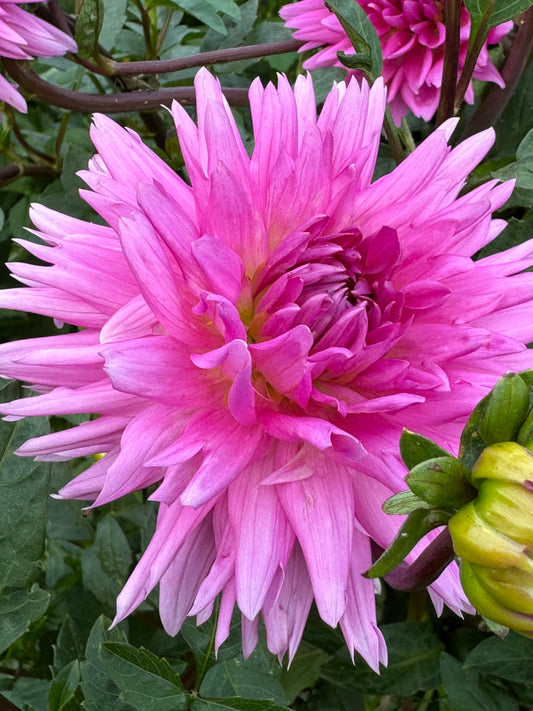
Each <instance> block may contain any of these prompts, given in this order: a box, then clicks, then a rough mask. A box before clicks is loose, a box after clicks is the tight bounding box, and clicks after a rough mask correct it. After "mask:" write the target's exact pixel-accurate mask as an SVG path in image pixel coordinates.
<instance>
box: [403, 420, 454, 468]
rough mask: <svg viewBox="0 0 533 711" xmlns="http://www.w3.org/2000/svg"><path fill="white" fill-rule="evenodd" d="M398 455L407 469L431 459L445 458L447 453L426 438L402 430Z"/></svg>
mask: <svg viewBox="0 0 533 711" xmlns="http://www.w3.org/2000/svg"><path fill="white" fill-rule="evenodd" d="M400 454H401V455H402V459H403V461H404V462H405V464H406V466H407V467H408V468H409V469H412V468H413V467H416V465H417V464H420V463H421V462H424V461H425V460H426V459H431V458H433V457H447V456H449V452H447V451H446V450H445V449H442V447H439V445H438V444H435V442H432V441H431V440H430V439H428V438H427V437H423V436H422V435H419V434H416V432H411V431H410V430H406V429H404V430H403V432H402V436H401V437H400Z"/></svg>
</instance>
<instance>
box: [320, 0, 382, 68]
mask: <svg viewBox="0 0 533 711" xmlns="http://www.w3.org/2000/svg"><path fill="white" fill-rule="evenodd" d="M326 7H327V8H328V10H331V12H334V13H335V15H336V16H337V17H338V19H339V22H340V23H341V25H342V26H343V28H344V30H345V31H346V34H347V35H348V38H349V40H350V42H351V43H352V45H353V48H354V49H355V50H356V52H357V55H356V57H352V56H351V55H349V56H347V55H346V54H343V53H342V52H341V53H339V60H340V61H342V63H343V64H344V63H348V64H347V66H350V67H351V68H352V69H353V68H357V69H360V70H361V71H364V72H365V74H366V75H367V76H368V77H369V78H370V79H371V80H372V81H373V80H375V79H377V78H378V77H379V76H380V74H381V70H382V68H383V55H382V52H381V44H380V41H379V37H378V34H377V32H376V30H375V28H374V25H373V24H372V22H371V21H370V20H369V19H368V16H367V15H366V13H365V11H364V10H363V8H362V7H361V6H360V5H359V4H358V3H354V2H352V0H327V2H326ZM354 61H355V62H356V64H357V66H356V67H353V66H351V65H352V64H353V62H354Z"/></svg>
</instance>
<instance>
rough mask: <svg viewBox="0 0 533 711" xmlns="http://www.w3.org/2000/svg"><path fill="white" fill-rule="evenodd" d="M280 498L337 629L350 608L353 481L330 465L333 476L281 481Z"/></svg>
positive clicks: (322, 607) (322, 606)
mask: <svg viewBox="0 0 533 711" xmlns="http://www.w3.org/2000/svg"><path fill="white" fill-rule="evenodd" d="M326 490H327V491H328V492H329V493H328V494H327V495H326ZM278 496H279V497H280V501H281V504H282V506H283V509H284V511H285V514H286V515H287V518H288V519H289V521H290V523H291V526H292V527H293V529H294V532H295V534H296V537H297V538H298V541H299V543H300V546H301V548H302V551H303V554H304V557H305V561H306V563H307V569H308V571H309V577H310V578H311V583H312V586H313V593H314V596H315V601H316V604H317V607H318V611H319V613H320V616H321V617H322V619H323V620H324V621H325V622H327V624H329V625H331V626H332V627H336V626H337V623H338V622H339V620H340V618H341V617H342V615H343V614H344V611H345V609H346V597H345V587H346V582H347V579H348V573H349V560H350V553H351V549H352V538H353V489H352V485H351V482H350V481H348V478H347V477H346V475H345V474H343V473H340V472H339V471H338V470H337V469H336V468H335V467H334V466H331V465H329V466H328V467H327V476H317V475H315V476H312V477H309V478H308V479H303V480H302V481H298V482H291V483H288V484H280V485H278Z"/></svg>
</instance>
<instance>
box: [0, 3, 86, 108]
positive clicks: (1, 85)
mask: <svg viewBox="0 0 533 711" xmlns="http://www.w3.org/2000/svg"><path fill="white" fill-rule="evenodd" d="M34 1H35V2H44V1H45V0H34ZM22 2H23V0H0V57H9V58H11V59H33V57H55V56H57V55H60V54H65V52H76V51H77V49H78V47H77V45H76V42H74V40H73V39H72V37H69V36H68V35H67V34H65V33H64V32H61V30H58V29H57V27H54V26H53V25H50V24H49V23H48V22H45V21H44V20H41V19H40V18H39V17H35V15H32V14H31V13H29V12H26V11H25V10H21V8H20V7H17V5H19V4H21V3H22ZM0 101H5V102H6V103H7V104H11V106H14V107H15V108H16V109H18V110H19V111H24V112H26V111H27V106H26V101H25V100H24V98H23V97H22V96H21V94H19V92H18V91H17V90H16V88H15V87H14V86H13V85H12V84H10V83H9V82H8V81H7V79H5V77H3V76H1V75H0Z"/></svg>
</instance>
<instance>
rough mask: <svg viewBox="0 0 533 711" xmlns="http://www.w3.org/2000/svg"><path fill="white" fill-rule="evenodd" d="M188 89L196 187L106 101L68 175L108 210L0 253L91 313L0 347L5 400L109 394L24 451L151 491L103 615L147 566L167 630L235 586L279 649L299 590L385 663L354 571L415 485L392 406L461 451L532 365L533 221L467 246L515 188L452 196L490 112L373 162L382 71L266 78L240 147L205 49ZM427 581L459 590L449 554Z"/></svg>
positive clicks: (60, 302) (78, 406) (32, 303)
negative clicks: (494, 246)
mask: <svg viewBox="0 0 533 711" xmlns="http://www.w3.org/2000/svg"><path fill="white" fill-rule="evenodd" d="M195 86H196V93H197V115H198V120H197V123H195V122H193V120H192V119H191V118H190V116H189V114H188V113H187V112H186V111H185V109H183V108H182V107H181V106H179V105H178V104H175V105H174V106H173V109H172V112H173V116H174V120H175V124H176V129H177V133H178V137H179V140H180V144H181V149H182V152H183V156H184V159H185V164H186V167H187V172H188V176H189V178H190V184H188V183H186V182H185V181H184V180H182V179H181V178H180V177H179V176H178V175H176V174H175V173H174V172H173V171H172V170H171V169H170V168H169V167H168V166H167V165H166V164H165V163H164V162H163V161H162V160H161V159H160V158H158V157H157V155H155V154H154V153H153V152H152V151H151V150H150V149H148V148H147V147H146V146H144V145H143V143H142V142H141V141H140V139H139V137H138V136H137V135H136V134H135V133H133V132H132V131H130V130H127V129H123V128H121V127H120V126H118V125H117V124H116V123H114V122H113V121H112V120H110V119H109V118H106V117H105V116H96V117H95V119H94V124H93V127H92V130H91V136H92V140H93V142H94V144H95V146H96V149H97V151H98V152H97V154H96V156H95V157H94V158H93V159H92V160H91V162H90V165H89V169H88V170H87V171H84V172H83V173H82V177H83V178H84V180H85V181H86V183H87V184H88V186H89V188H90V189H89V190H85V191H82V196H83V198H84V199H85V200H86V201H87V202H88V203H89V204H90V205H91V206H92V207H93V208H94V209H95V210H96V211H97V212H98V213H99V214H100V215H101V217H102V218H103V219H104V220H105V221H106V223H107V225H106V226H102V225H99V224H92V223H88V222H83V221H81V220H78V219H74V218H71V217H68V216H66V215H63V214H61V213H58V212H54V211H52V210H49V209H48V208H45V207H42V206H39V205H35V206H34V207H33V208H32V219H33V222H34V224H35V226H36V235H37V236H39V237H40V238H42V240H43V241H44V244H35V243H34V242H25V241H23V244H24V245H25V246H26V248H27V249H28V250H29V251H30V252H31V253H32V254H34V255H35V256H36V257H38V258H40V259H42V260H44V261H45V262H48V263H49V264H50V265H51V266H36V265H30V264H12V265H11V269H12V272H13V274H14V276H15V277H16V278H17V279H19V280H20V281H21V282H23V283H24V284H26V285H27V286H26V287H23V288H18V289H12V290H9V291H5V292H3V293H1V294H0V305H2V306H4V307H7V308H13V309H24V310H28V311H33V312H36V313H40V314H46V315H48V316H50V317H53V318H55V319H58V320H59V321H62V322H65V323H68V324H72V325H74V326H76V327H78V328H79V329H80V330H79V331H78V332H74V333H70V334H66V335H57V336H53V337H47V338H38V339H33V340H27V341H20V342H16V343H8V344H5V345H3V346H1V347H0V373H1V374H2V375H3V376H6V377H9V378H20V379H22V380H24V381H26V382H28V383H31V384H32V385H33V386H34V388H35V389H36V390H37V392H38V393H39V394H37V395H36V396H35V397H31V398H25V399H23V400H18V401H14V402H11V403H8V404H4V405H2V406H1V410H2V412H3V413H4V414H5V415H7V416H8V418H10V419H16V418H19V417H24V416H28V415H62V414H66V413H84V412H91V413H94V414H95V415H98V417H95V418H94V419H92V420H91V421H89V422H86V423H84V424H81V425H79V426H77V427H73V428H71V429H69V430H67V431H64V432H55V433H53V434H50V435H46V436H44V437H39V438H37V439H33V440H30V441H28V442H27V443H26V444H25V445H23V447H22V448H21V449H20V450H19V453H20V454H21V455H25V456H34V457H37V458H38V459H41V460H52V461H54V460H55V461H57V460H65V459H71V458H73V457H78V456H87V455H92V454H96V453H101V452H104V453H105V456H104V457H103V458H102V459H100V460H99V461H98V462H96V463H95V464H94V465H93V466H91V467H90V468H89V469H87V470H86V471H85V472H83V473H82V474H81V475H80V476H78V477H77V478H76V479H74V480H73V481H72V482H71V483H69V484H67V485H66V486H65V487H64V488H63V489H62V490H61V492H60V495H61V496H62V497H65V498H80V499H88V500H92V501H94V504H93V505H94V506H99V505H101V504H105V503H107V502H109V501H113V500H114V499H117V498H118V497H121V496H124V495H125V494H127V493H129V492H132V491H134V490H136V489H140V488H141V487H147V486H152V487H154V491H153V493H152V494H151V498H152V499H153V500H155V501H158V502H160V508H159V517H158V521H157V530H156V532H155V534H154V536H153V538H152V540H151V542H150V544H149V546H148V548H147V550H146V552H145V553H144V555H143V557H142V559H141V560H140V562H139V563H138V565H137V567H136V568H135V570H134V571H133V573H132V575H131V577H130V579H129V580H128V582H127V583H126V585H125V587H124V589H123V591H122V593H121V594H120V596H119V598H118V603H117V607H118V611H117V617H116V620H117V621H118V620H122V619H123V618H124V617H126V616H127V615H129V614H130V613H131V612H132V611H133V610H134V609H135V608H136V607H137V606H138V605H139V604H140V603H141V602H142V601H143V600H144V599H145V598H146V596H147V595H148V594H149V593H150V591H151V590H152V589H153V588H154V587H155V586H156V585H157V584H158V583H159V606H160V614H161V619H162V622H163V625H164V627H165V629H166V630H167V631H168V632H169V634H175V633H176V632H177V631H178V630H179V628H180V626H181V624H182V623H183V621H184V619H185V617H186V616H187V615H194V616H196V617H197V619H198V620H199V621H200V622H201V621H203V620H206V619H207V618H208V617H209V616H210V614H211V612H212V610H213V605H214V602H215V599H216V598H217V596H219V595H221V603H220V610H219V617H218V627H217V634H216V646H217V647H218V646H219V645H220V644H221V643H222V642H223V641H224V639H225V638H226V637H227V635H228V633H229V625H230V620H231V616H232V613H233V610H234V608H235V606H237V607H238V609H239V610H240V612H241V613H242V634H243V647H244V651H245V653H249V652H250V651H251V649H253V647H254V645H255V643H256V640H257V631H258V624H259V620H260V619H261V618H262V620H263V622H264V624H265V627H266V633H267V643H268V646H269V649H270V650H271V651H272V652H273V653H275V654H278V655H280V657H281V656H283V655H284V654H285V653H286V652H288V654H289V657H290V658H292V656H293V655H294V653H295V651H296V649H297V647H298V644H299V642H300V639H301V636H302V632H303V629H304V625H305V622H306V619H307V616H308V613H309V609H310V607H311V604H312V602H313V600H314V601H315V603H316V606H317V608H318V612H319V614H320V616H321V617H322V619H323V620H324V621H325V622H326V623H327V624H329V625H331V626H332V627H335V626H337V625H340V628H341V629H342V632H343V634H344V636H345V638H346V642H347V645H348V647H349V649H350V650H351V651H353V650H357V651H358V652H360V653H361V654H362V655H363V657H364V658H365V659H366V660H367V661H368V663H369V664H370V665H371V666H372V667H373V668H374V669H378V667H379V663H380V662H384V661H385V660H386V649H385V646H384V642H383V638H382V636H381V633H380V631H379V629H378V628H377V626H376V611H375V603H374V583H373V581H371V580H368V579H366V578H364V577H362V575H361V574H362V573H363V572H364V571H365V570H366V569H367V568H368V567H369V565H370V563H371V541H372V540H374V541H376V542H377V543H378V544H379V545H380V546H383V547H385V546H386V545H387V544H388V543H390V541H391V539H392V538H393V536H394V535H395V532H396V530H397V528H398V526H399V523H400V522H399V521H398V517H389V516H386V515H385V514H384V513H383V511H382V509H381V505H382V503H383V501H384V500H385V499H386V498H388V497H389V496H390V495H392V494H393V493H396V492H398V491H399V490H402V489H404V488H405V484H404V481H403V476H404V474H405V469H404V467H403V465H402V463H401V460H400V456H399V450H398V440H399V436H400V433H401V431H402V427H404V426H407V427H410V428H411V429H414V430H416V431H417V432H421V433H423V434H425V435H427V436H429V437H432V438H435V439H436V440H437V441H438V442H440V443H441V444H442V445H443V446H446V447H450V448H454V447H457V444H458V438H459V434H460V431H461V428H462V426H463V424H464V422H465V420H466V417H467V415H468V413H469V412H470V411H471V409H472V408H473V406H474V405H475V403H476V402H477V401H478V400H479V399H480V398H481V397H482V396H483V395H484V394H485V393H486V392H487V391H488V389H489V388H490V387H491V386H492V385H493V384H494V383H495V381H496V380H497V379H498V377H499V376H500V375H501V374H502V373H504V372H505V371H507V370H508V369H516V370H523V369H526V368H529V367H532V366H533V351H529V350H527V348H526V347H525V345H524V344H525V343H527V342H528V341H531V340H533V273H530V272H529V273H520V272H521V271H522V270H523V269H525V268H526V267H529V266H531V265H532V264H533V241H530V242H527V243H525V244H523V245H520V246H519V247H515V248H513V249H510V250H508V251H506V252H503V253H502V254H498V255H495V256H491V257H488V258H485V259H482V260H480V261H477V262H473V261H472V259H471V257H472V255H473V254H474V253H475V252H477V251H478V250H479V249H480V248H481V247H483V245H485V244H487V242H489V241H490V240H492V239H493V238H494V237H495V236H496V235H497V234H498V233H499V232H500V231H501V229H502V228H503V226H504V223H503V222H502V221H500V220H492V219H491V212H492V211H493V210H494V209H496V208H498V207H499V206H501V205H502V204H503V203H504V202H505V201H506V199H507V198H508V196H509V195H510V193H511V191H512V187H513V186H512V183H505V184H503V185H499V184H498V183H497V181H492V182H489V183H487V184H485V185H483V186H481V187H478V188H476V189H475V190H473V191H471V192H469V193H467V194H465V195H462V196H461V197H459V193H460V191H461V190H462V188H463V187H464V184H465V179H466V176H467V175H468V174H469V172H470V171H471V170H472V169H473V168H474V167H475V166H476V165H477V164H478V162H479V161H480V159H481V158H482V157H483V155H484V154H485V153H486V151H487V150H488V148H489V147H490V145H491V143H492V141H493V132H492V131H491V130H489V131H486V132H485V133H481V134H479V135H477V136H475V137H473V138H471V139H469V140H467V141H465V142H464V143H462V144H461V145H460V146H459V147H457V148H455V149H454V150H452V149H450V148H449V146H448V145H447V141H448V138H449V136H450V133H451V131H452V130H453V128H454V126H455V120H450V121H448V122H446V123H445V124H443V126H442V127H441V128H440V129H439V130H437V131H436V132H435V133H434V134H433V135H431V136H430V137H429V138H428V139H427V140H426V141H425V142H424V143H423V144H422V145H420V146H419V147H418V148H417V149H416V150H415V151H414V152H413V153H412V154H411V155H410V156H409V157H408V158H407V159H406V160H405V161H404V162H403V163H402V164H401V165H399V166H398V167H397V168H396V169H395V170H394V171H393V172H392V173H391V174H390V175H386V176H385V177H383V178H381V179H380V180H377V181H376V182H374V183H373V182H372V173H373V170H374V163H375V160H376V155H377V151H378V145H379V140H380V132H381V125H382V120H383V113H384V107H385V90H384V88H383V84H382V82H381V81H377V82H376V83H375V85H374V86H373V88H372V89H369V87H368V85H367V84H366V83H363V84H362V86H359V85H358V83H357V82H350V84H349V85H348V87H346V86H345V85H344V84H339V85H337V86H335V87H334V88H333V89H332V91H331V93H330V94H329V96H328V97H327V99H326V101H325V103H324V107H323V109H322V111H321V114H320V116H319V117H318V118H317V116H316V108H315V98H314V93H313V85H312V81H311V79H310V78H309V77H307V78H306V77H302V76H301V77H299V78H298V80H297V82H296V85H295V87H294V90H293V89H291V87H290V86H289V84H288V82H287V80H286V79H285V78H284V77H280V79H279V83H278V87H277V88H275V87H274V86H272V85H271V84H269V85H268V86H267V87H266V88H263V87H262V86H261V84H260V82H259V81H258V80H256V81H255V82H254V83H253V84H252V87H251V89H250V104H251V110H252V117H253V130H254V135H255V147H254V149H253V152H252V155H251V156H249V155H248V153H247V152H246V150H245V148H244V145H243V142H242V140H241V137H240V135H239V132H238V129H237V126H236V124H235V121H234V118H233V115H232V113H231V110H230V108H229V106H228V105H227V103H226V101H225V99H224V97H223V95H222V93H221V90H220V86H219V84H218V82H217V81H216V80H215V79H214V78H213V77H212V76H211V75H210V74H209V73H208V72H207V71H206V70H201V71H200V72H198V75H197V77H196V82H195ZM431 595H432V597H433V600H434V603H435V605H436V607H437V609H438V610H440V609H442V605H443V603H446V604H447V605H449V606H450V607H451V608H452V609H453V610H455V611H457V612H460V611H461V610H464V609H470V608H469V605H468V603H467V601H466V599H465V597H464V595H463V593H462V590H461V587H460V584H459V580H458V575H457V570H456V567H455V565H452V566H450V567H449V568H448V569H447V570H446V571H445V572H444V573H443V574H442V575H441V577H440V578H439V579H438V580H437V581H436V582H435V583H434V584H433V585H432V586H431Z"/></svg>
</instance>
